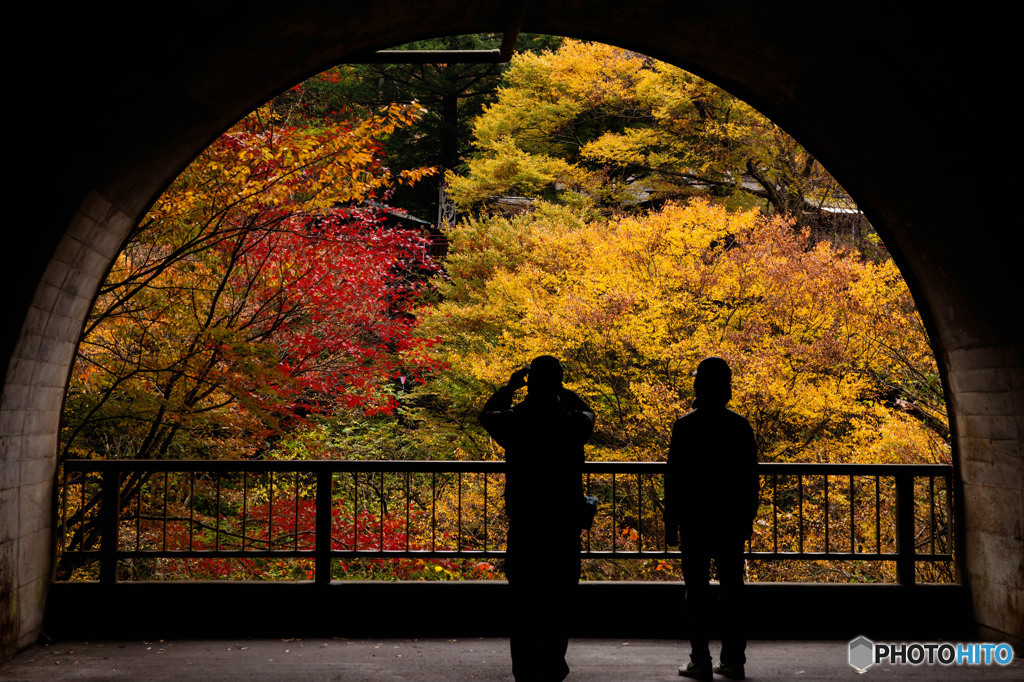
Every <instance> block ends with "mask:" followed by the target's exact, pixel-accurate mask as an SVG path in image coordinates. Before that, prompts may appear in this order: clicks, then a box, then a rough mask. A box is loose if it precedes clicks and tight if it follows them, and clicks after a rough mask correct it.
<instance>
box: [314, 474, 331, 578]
mask: <svg viewBox="0 0 1024 682" xmlns="http://www.w3.org/2000/svg"><path fill="white" fill-rule="evenodd" d="M331 476H332V472H331V470H330V469H328V468H326V467H324V468H322V469H319V470H318V471H317V472H316V554H315V558H314V562H315V565H314V569H313V577H314V580H315V581H316V584H317V585H326V584H328V583H330V582H331V504H332V500H331Z"/></svg>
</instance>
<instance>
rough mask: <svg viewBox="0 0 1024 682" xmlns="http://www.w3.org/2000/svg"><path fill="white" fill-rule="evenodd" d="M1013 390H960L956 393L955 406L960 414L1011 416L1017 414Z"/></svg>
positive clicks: (1015, 395)
mask: <svg viewBox="0 0 1024 682" xmlns="http://www.w3.org/2000/svg"><path fill="white" fill-rule="evenodd" d="M1017 397H1018V396H1017V393H1016V392H1015V391H1011V390H1006V391H984V392H982V391H960V392H958V393H957V394H956V408H957V411H958V412H959V413H960V414H980V415H990V416H1012V415H1016V414H1017V410H1018V407H1019V406H1018V404H1017Z"/></svg>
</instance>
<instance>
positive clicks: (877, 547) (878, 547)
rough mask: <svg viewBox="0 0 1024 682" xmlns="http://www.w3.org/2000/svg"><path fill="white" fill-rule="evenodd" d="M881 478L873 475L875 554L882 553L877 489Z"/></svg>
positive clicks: (879, 499) (880, 500) (878, 492)
mask: <svg viewBox="0 0 1024 682" xmlns="http://www.w3.org/2000/svg"><path fill="white" fill-rule="evenodd" d="M879 478H881V476H879V475H878V474H875V553H876V554H881V553H882V509H881V507H882V492H881V490H880V489H879V482H878V479H879Z"/></svg>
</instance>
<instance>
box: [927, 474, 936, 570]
mask: <svg viewBox="0 0 1024 682" xmlns="http://www.w3.org/2000/svg"><path fill="white" fill-rule="evenodd" d="M928 514H929V516H930V517H931V519H930V520H931V524H930V525H931V527H930V531H931V533H930V538H929V541H928V548H929V550H930V553H931V554H935V477H934V476H929V477H928Z"/></svg>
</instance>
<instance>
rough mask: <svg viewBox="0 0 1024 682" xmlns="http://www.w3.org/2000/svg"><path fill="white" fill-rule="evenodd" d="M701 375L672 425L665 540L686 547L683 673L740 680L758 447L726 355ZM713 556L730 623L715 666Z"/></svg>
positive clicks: (722, 613) (724, 620)
mask: <svg viewBox="0 0 1024 682" xmlns="http://www.w3.org/2000/svg"><path fill="white" fill-rule="evenodd" d="M694 377H695V378H694V381H693V391H694V393H695V394H696V400H695V401H694V405H693V406H694V409H693V410H692V411H691V412H689V413H688V414H686V415H684V416H683V417H681V418H679V419H678V420H676V423H675V426H673V427H672V440H671V443H670V445H669V453H668V470H667V473H666V476H665V539H666V543H667V544H668V545H671V546H674V545H677V544H679V545H681V547H680V549H681V550H682V556H683V578H684V580H685V581H686V611H687V621H688V623H689V627H690V647H691V651H690V663H689V664H688V665H687V666H686V667H684V668H680V669H679V674H680V675H683V676H685V677H693V678H696V679H700V680H710V679H712V678H713V675H712V671H714V672H716V673H719V674H721V675H724V676H725V677H729V678H731V679H737V680H738V679H743V677H744V670H743V666H744V664H745V663H746V655H745V651H746V648H747V641H746V636H745V632H746V622H745V621H746V618H745V615H744V613H743V603H742V599H741V597H742V590H743V545H744V544H745V543H746V541H747V540H748V539H749V538H750V535H751V533H752V531H753V522H754V516H755V515H756V514H757V504H758V477H757V447H756V445H755V444H754V432H753V430H752V429H751V428H750V424H749V423H748V422H747V420H746V419H744V418H743V417H741V416H740V415H738V414H736V413H735V412H733V411H732V410H729V409H727V408H726V404H727V403H728V402H729V399H730V398H731V397H732V371H731V370H730V369H729V365H728V364H727V363H726V362H725V360H723V359H722V358H717V357H709V358H706V359H704V360H702V361H701V363H700V364H699V365H698V366H697V371H696V372H694ZM712 558H713V559H714V560H715V568H716V571H717V573H718V582H719V584H720V586H721V587H720V590H721V599H720V602H719V603H718V605H717V611H718V615H719V617H720V622H721V627H722V655H721V659H720V660H721V663H720V665H718V666H716V667H714V668H712V664H711V652H710V650H709V648H708V628H709V622H710V620H711V609H712V604H711V600H710V598H709V596H710V591H709V588H708V580H709V578H710V569H711V559H712Z"/></svg>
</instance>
